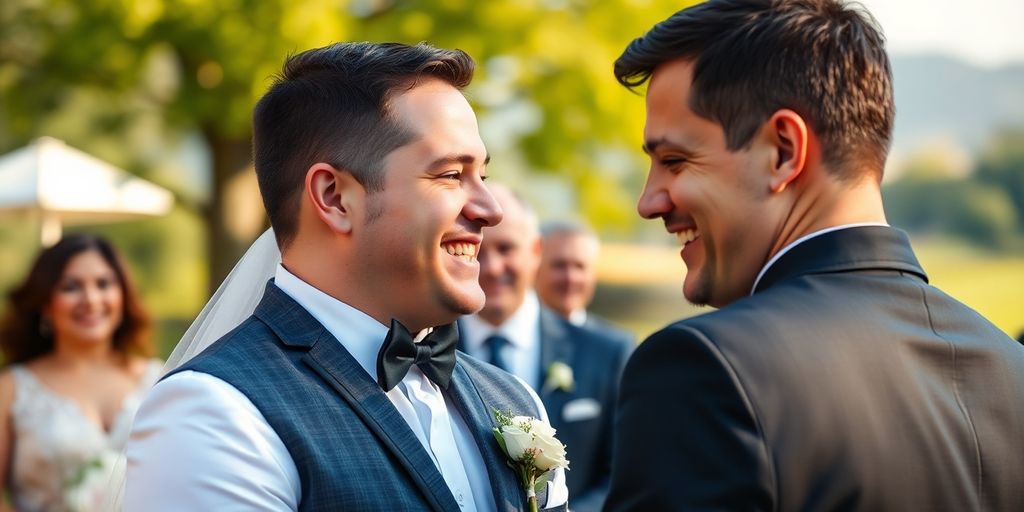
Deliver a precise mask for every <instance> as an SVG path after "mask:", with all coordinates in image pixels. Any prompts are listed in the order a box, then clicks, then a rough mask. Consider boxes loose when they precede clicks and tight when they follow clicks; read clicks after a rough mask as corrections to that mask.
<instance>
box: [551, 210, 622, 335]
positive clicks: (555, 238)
mask: <svg viewBox="0 0 1024 512" xmlns="http://www.w3.org/2000/svg"><path fill="white" fill-rule="evenodd" d="M600 250H601V241H600V240H598V238H597V233H594V231H593V230H591V229H590V228H589V227H587V226H586V225H584V224H581V223H578V222H553V223H549V224H545V225H544V226H542V227H541V237H540V265H539V266H538V268H537V296H538V297H540V301H541V303H542V304H544V305H545V306H547V307H549V308H551V310H552V311H554V312H556V313H558V314H559V315H561V316H562V317H563V318H565V319H566V320H568V321H569V323H571V324H573V325H575V326H578V327H584V328H587V329H593V330H597V331H600V332H603V333H606V334H608V335H610V336H617V337H619V338H622V339H624V340H627V341H629V342H630V343H633V335H632V334H631V333H630V332H629V331H626V330H624V329H622V328H619V327H616V326H614V325H612V323H611V322H608V321H607V320H605V319H604V318H601V317H600V316H597V315H595V314H594V313H592V312H590V311H587V306H589V305H590V302H591V301H592V300H594V291H595V290H596V289H597V256H598V253H599V252H600Z"/></svg>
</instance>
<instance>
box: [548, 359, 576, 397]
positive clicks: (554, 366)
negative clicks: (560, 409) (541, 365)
mask: <svg viewBox="0 0 1024 512" xmlns="http://www.w3.org/2000/svg"><path fill="white" fill-rule="evenodd" d="M574 387H576V381H575V379H573V375H572V367H571V366H569V365H567V364H565V363H563V362H561V361H555V362H553V363H551V366H548V374H547V377H546V378H545V379H544V387H543V390H544V391H553V390H556V389H558V390H562V391H565V392H566V393H568V392H571V391H572V390H573V388H574Z"/></svg>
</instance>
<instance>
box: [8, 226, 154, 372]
mask: <svg viewBox="0 0 1024 512" xmlns="http://www.w3.org/2000/svg"><path fill="white" fill-rule="evenodd" d="M86 251H96V252H97V253H99V254H100V255H101V256H102V257H103V259H104V260H105V261H106V262H107V264H108V265H110V267H111V268H112V269H114V273H115V274H116V275H117V281H118V283H119V284H120V285H121V291H122V295H123V297H124V310H123V311H122V315H121V325H119V326H118V327H117V329H116V330H115V331H114V340H113V348H114V350H115V351H117V352H120V353H121V354H122V355H124V356H125V357H126V358H127V356H129V355H139V356H145V357H149V356H151V355H152V354H153V346H152V338H151V336H150V334H151V332H152V322H151V320H150V317H149V314H148V313H146V311H145V309H144V308H143V307H142V303H141V302H140V300H139V296H138V293H137V292H136V290H135V286H134V285H133V283H132V279H131V276H130V275H129V274H128V269H127V267H125V265H124V262H123V260H122V259H121V257H120V255H119V254H118V253H117V251H116V250H114V246H113V245H111V244H110V242H108V241H107V240H105V239H103V238H100V237H98V236H95V235H89V234H81V233H77V234H72V235H67V236H65V237H64V238H63V239H61V241H60V242H57V244H56V245H54V246H53V247H50V248H48V249H44V250H43V251H42V252H40V253H39V256H37V257H36V260H35V262H34V263H33V264H32V268H31V269H30V270H29V273H28V276H27V277H26V278H25V281H24V282H23V283H21V285H19V286H17V287H16V288H14V289H13V290H11V291H10V292H9V293H8V294H7V308H6V310H5V312H4V315H3V319H2V320H0V351H3V355H4V364H5V365H9V364H15V363H23V362H26V361H29V360H32V359H35V358H37V357H39V356H42V355H45V354H47V353H49V352H51V351H52V350H53V348H54V339H53V336H44V335H43V334H42V333H41V332H40V328H39V326H40V321H41V320H42V317H43V310H44V309H45V308H46V306H47V305H48V304H49V303H50V300H51V299H52V298H53V293H54V291H56V289H57V286H58V284H59V283H60V279H61V277H62V276H63V274H64V268H65V267H66V266H67V264H68V262H69V261H70V260H71V258H73V257H75V256H77V255H78V254H81V253H83V252H86Z"/></svg>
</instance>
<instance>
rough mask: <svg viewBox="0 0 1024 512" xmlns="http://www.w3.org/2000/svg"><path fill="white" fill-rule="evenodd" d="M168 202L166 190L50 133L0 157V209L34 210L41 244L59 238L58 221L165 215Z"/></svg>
mask: <svg viewBox="0 0 1024 512" xmlns="http://www.w3.org/2000/svg"><path fill="white" fill-rule="evenodd" d="M173 204H174V196H173V195H172V194H171V193H170V192H169V191H167V190H166V189H164V188H162V187H159V186H157V185H154V184H153V183H150V182H148V181H146V180H143V179H141V178H137V177H135V176H132V175H131V174H129V173H127V172H125V171H123V170H121V169H118V168H117V167H114V166H113V165H110V164H108V163H106V162H104V161H102V160H100V159H98V158H96V157H93V156H91V155H88V154H86V153H84V152H82V151H79V150H77V149H75V148H72V147H70V146H68V145H67V144H65V143H64V142H63V141H60V140H57V139H54V138H50V137H41V138H39V139H36V140H35V141H34V142H32V143H31V144H29V145H28V146H25V147H23V148H21V149H18V150H15V151H12V152H10V153H8V154H6V155H3V156H0V213H3V212H4V211H35V212H38V213H39V214H40V216H41V227H40V241H41V242H42V244H43V245H44V246H49V245H52V244H54V243H56V242H57V240H59V239H60V237H61V232H62V230H63V227H62V226H63V225H64V224H94V223H102V222H116V221H121V220H130V219H135V218H141V217H150V216H160V215H166V214H167V213H168V212H169V211H170V210H171V206H172V205H173Z"/></svg>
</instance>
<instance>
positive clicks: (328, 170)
mask: <svg viewBox="0 0 1024 512" xmlns="http://www.w3.org/2000/svg"><path fill="white" fill-rule="evenodd" d="M305 187H306V188H305V193H306V197H307V198H308V199H309V201H310V203H311V205H312V208H313V212H314V213H316V216H317V217H318V218H319V219H320V220H321V221H322V222H323V223H324V224H325V225H327V227H328V228H330V229H331V230H332V231H335V232H338V233H351V232H352V226H353V225H354V218H353V216H354V215H358V214H359V212H361V208H360V205H362V204H363V199H364V197H365V189H363V186H362V185H361V184H360V183H359V182H358V181H356V179H355V177H354V176H352V174H351V173H349V172H348V171H344V170H340V169H337V168H335V167H334V166H332V165H330V164H326V163H323V162H318V163H315V164H313V165H312V166H311V167H310V168H309V170H307V171H306V185H305Z"/></svg>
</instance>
